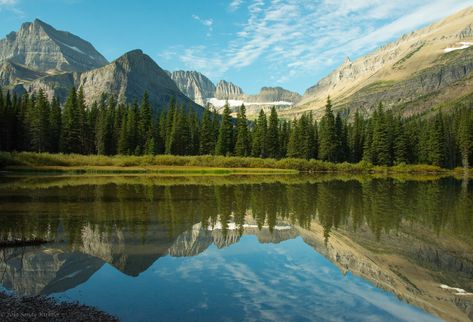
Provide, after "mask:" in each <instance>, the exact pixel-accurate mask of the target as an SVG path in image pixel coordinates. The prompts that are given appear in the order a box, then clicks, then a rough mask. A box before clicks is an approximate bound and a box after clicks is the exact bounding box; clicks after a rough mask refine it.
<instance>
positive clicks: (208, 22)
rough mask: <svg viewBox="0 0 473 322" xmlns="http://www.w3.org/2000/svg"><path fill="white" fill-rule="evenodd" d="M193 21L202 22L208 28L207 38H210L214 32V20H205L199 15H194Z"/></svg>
mask: <svg viewBox="0 0 473 322" xmlns="http://www.w3.org/2000/svg"><path fill="white" fill-rule="evenodd" d="M192 19H195V20H197V21H198V22H200V23H201V24H202V25H203V26H205V27H207V36H210V35H211V33H212V31H213V24H214V21H213V19H203V18H201V17H199V16H197V15H192Z"/></svg>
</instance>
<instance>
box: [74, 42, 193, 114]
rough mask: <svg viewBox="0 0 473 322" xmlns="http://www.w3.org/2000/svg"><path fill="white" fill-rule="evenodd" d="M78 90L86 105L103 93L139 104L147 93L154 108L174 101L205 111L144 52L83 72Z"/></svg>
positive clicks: (134, 53) (122, 57)
mask: <svg viewBox="0 0 473 322" xmlns="http://www.w3.org/2000/svg"><path fill="white" fill-rule="evenodd" d="M77 87H82V88H83V89H84V93H85V97H86V102H87V103H92V102H93V101H98V100H99V99H100V96H101V95H102V93H111V94H113V95H114V96H115V97H118V98H119V99H120V100H122V101H127V102H132V101H134V100H138V101H139V100H141V98H142V97H143V94H144V92H145V91H147V92H148V93H149V100H150V102H151V104H152V105H153V106H155V107H161V108H166V107H167V106H168V105H169V102H170V101H171V99H173V98H175V99H176V101H177V103H179V104H181V105H184V106H186V107H189V108H193V109H194V110H196V111H198V112H200V111H201V110H202V108H201V107H200V106H199V105H197V104H196V103H194V102H193V101H192V100H190V99H189V98H188V97H187V96H185V95H184V94H183V93H182V92H181V91H180V90H179V88H177V86H176V84H175V83H174V82H173V80H172V79H171V78H170V77H169V75H168V74H167V73H166V72H165V71H164V70H162V69H161V67H159V66H158V64H156V63H155V62H154V61H153V60H152V59H151V57H149V56H148V55H146V54H144V53H143V52H142V51H141V50H133V51H130V52H128V53H126V54H124V55H123V56H121V57H119V58H118V59H116V60H115V61H113V62H112V63H110V64H108V65H106V66H104V67H101V68H97V69H94V70H91V71H87V72H84V73H82V74H81V75H80V78H79V80H78V82H77Z"/></svg>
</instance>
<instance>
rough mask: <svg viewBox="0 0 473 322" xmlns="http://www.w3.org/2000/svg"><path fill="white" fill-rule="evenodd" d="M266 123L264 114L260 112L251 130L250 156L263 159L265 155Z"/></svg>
mask: <svg viewBox="0 0 473 322" xmlns="http://www.w3.org/2000/svg"><path fill="white" fill-rule="evenodd" d="M267 131H268V123H267V119H266V114H265V113H264V111H263V110H260V113H259V116H258V120H257V121H256V124H255V126H254V128H253V133H252V146H251V154H252V155H253V156H254V157H258V158H265V157H266V155H267V151H266V150H267V136H266V132H267Z"/></svg>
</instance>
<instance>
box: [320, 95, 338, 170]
mask: <svg viewBox="0 0 473 322" xmlns="http://www.w3.org/2000/svg"><path fill="white" fill-rule="evenodd" d="M319 155H320V158H321V159H322V160H325V161H331V162H335V161H336V159H337V134H336V129H335V117H334V115H333V111H332V102H331V100H330V97H329V98H327V104H326V106H325V115H324V116H323V117H322V120H321V121H320V129H319Z"/></svg>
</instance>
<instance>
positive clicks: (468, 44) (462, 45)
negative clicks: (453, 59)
mask: <svg viewBox="0 0 473 322" xmlns="http://www.w3.org/2000/svg"><path fill="white" fill-rule="evenodd" d="M471 46H473V42H460V43H459V44H458V46H457V47H448V48H445V49H444V50H443V52H444V53H449V52H452V51H455V50H462V49H467V48H469V47H471Z"/></svg>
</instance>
